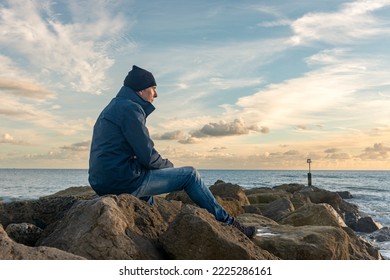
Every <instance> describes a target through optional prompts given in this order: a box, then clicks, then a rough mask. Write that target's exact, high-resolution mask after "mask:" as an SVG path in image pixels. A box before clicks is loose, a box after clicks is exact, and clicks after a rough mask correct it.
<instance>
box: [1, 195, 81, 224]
mask: <svg viewBox="0 0 390 280" xmlns="http://www.w3.org/2000/svg"><path fill="white" fill-rule="evenodd" d="M76 201H78V198H76V197H45V198H40V199H37V200H26V201H14V202H9V203H3V204H0V224H2V225H3V226H4V227H7V226H8V225H9V224H18V223H29V224H33V225H36V226H37V227H40V228H42V229H44V228H46V227H47V226H48V225H49V224H51V223H54V222H56V221H58V220H60V219H61V218H62V217H63V216H64V215H65V213H66V212H67V211H68V210H69V209H70V208H71V207H72V205H73V204H74V203H75V202H76Z"/></svg>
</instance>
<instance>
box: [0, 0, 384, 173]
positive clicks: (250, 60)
mask: <svg viewBox="0 0 390 280" xmlns="http://www.w3.org/2000/svg"><path fill="white" fill-rule="evenodd" d="M389 50H390V0H375V1H368V0H366V1H342V0H337V1H334V0H330V1H310V0H306V1H294V4H293V5H292V4H291V1H287V0H278V1H265V0H256V1H255V0H253V1H251V0H246V1H245V0H244V1H230V0H223V1H222V0H219V1H218V0H217V1H208V0H199V1H180V0H177V1H173V0H172V1H170V0H168V1H158V0H157V1H138V0H133V1H125V0H115V1H110V0H104V1H99V0H83V1H76V0H66V1H65V0H64V1H63V0H56V1H48V0H30V1H25V0H9V1H8V0H0V168H88V160H89V150H90V143H91V138H92V130H93V125H94V123H95V121H96V118H97V117H98V115H99V113H100V112H101V110H103V108H104V107H105V106H106V105H107V104H108V102H109V101H110V100H111V99H112V98H113V97H115V95H116V94H117V92H118V91H119V89H120V88H121V86H122V84H123V80H124V78H125V77H126V75H127V73H128V71H130V70H131V68H132V65H137V66H139V67H142V68H144V69H147V70H148V71H150V72H152V73H153V75H154V77H155V78H156V81H157V91H158V98H156V99H155V101H154V102H153V104H154V106H155V107H156V110H155V111H154V112H153V113H152V114H151V115H150V116H149V117H148V119H147V126H148V129H149V132H150V135H151V136H152V139H153V140H154V143H155V148H156V149H157V150H158V151H159V152H160V154H161V155H162V157H164V158H168V159H170V160H171V161H172V162H173V163H174V164H175V166H177V167H179V166H186V165H190V166H195V167H196V168H199V169H262V170H268V169H271V170H275V169H278V170H279V169H281V170H305V169H308V164H307V159H309V158H310V159H311V160H312V163H311V168H312V170H315V169H317V170H326V169H329V170H390V109H389V108H390V79H389V74H390V51H389Z"/></svg>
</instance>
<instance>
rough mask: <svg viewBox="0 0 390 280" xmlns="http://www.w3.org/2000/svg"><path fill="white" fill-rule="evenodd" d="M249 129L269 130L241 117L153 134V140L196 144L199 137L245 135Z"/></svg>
mask: <svg viewBox="0 0 390 280" xmlns="http://www.w3.org/2000/svg"><path fill="white" fill-rule="evenodd" d="M251 131H253V132H260V133H263V134H267V133H269V132H270V129H269V128H268V127H259V126H257V125H247V124H246V123H245V122H244V121H243V120H241V119H235V120H234V121H232V122H226V121H219V122H209V123H208V124H206V125H203V127H202V128H200V129H195V130H192V131H190V132H188V133H186V132H183V131H181V130H175V131H169V132H166V133H163V134H154V135H152V138H153V139H155V140H178V142H179V143H181V144H197V143H199V142H200V139H202V138H206V137H225V136H237V135H246V134H249V133H250V132H251Z"/></svg>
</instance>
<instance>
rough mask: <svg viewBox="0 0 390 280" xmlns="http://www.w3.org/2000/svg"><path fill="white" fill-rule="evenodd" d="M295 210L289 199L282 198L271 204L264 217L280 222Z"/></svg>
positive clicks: (264, 212)
mask: <svg viewBox="0 0 390 280" xmlns="http://www.w3.org/2000/svg"><path fill="white" fill-rule="evenodd" d="M294 210H295V208H294V205H293V204H292V203H291V201H290V200H289V199H286V198H280V199H278V200H275V201H273V202H271V203H269V204H268V206H267V208H266V209H265V210H264V211H263V215H264V216H266V217H268V218H271V219H272V220H274V221H279V220H281V219H282V218H283V217H285V216H286V215H288V214H290V213H291V212H293V211H294Z"/></svg>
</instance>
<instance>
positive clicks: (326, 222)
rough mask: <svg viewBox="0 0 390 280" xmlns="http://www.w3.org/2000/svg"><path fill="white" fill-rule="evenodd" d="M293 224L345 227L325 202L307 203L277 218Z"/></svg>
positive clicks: (282, 221) (283, 222)
mask: <svg viewBox="0 0 390 280" xmlns="http://www.w3.org/2000/svg"><path fill="white" fill-rule="evenodd" d="M279 223H280V224H289V225H293V226H304V225H313V226H314V225H316V226H335V227H346V226H347V225H346V224H345V222H344V220H343V218H342V217H341V216H340V215H339V214H338V213H337V212H336V211H335V210H334V209H333V207H332V206H330V205H329V204H326V203H319V204H314V203H309V204H306V205H304V206H302V207H301V208H299V209H298V210H296V211H294V212H292V213H290V214H289V215H287V216H285V217H284V218H283V219H280V220H279Z"/></svg>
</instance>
